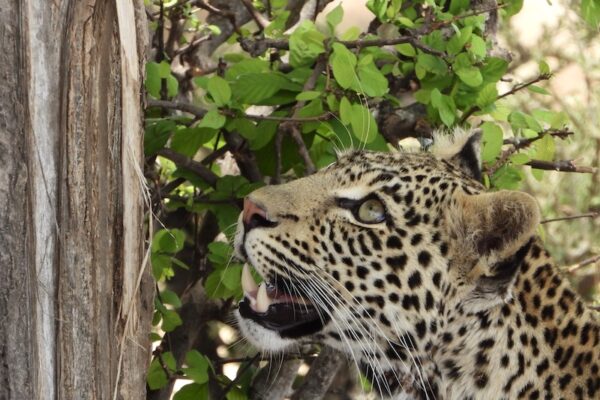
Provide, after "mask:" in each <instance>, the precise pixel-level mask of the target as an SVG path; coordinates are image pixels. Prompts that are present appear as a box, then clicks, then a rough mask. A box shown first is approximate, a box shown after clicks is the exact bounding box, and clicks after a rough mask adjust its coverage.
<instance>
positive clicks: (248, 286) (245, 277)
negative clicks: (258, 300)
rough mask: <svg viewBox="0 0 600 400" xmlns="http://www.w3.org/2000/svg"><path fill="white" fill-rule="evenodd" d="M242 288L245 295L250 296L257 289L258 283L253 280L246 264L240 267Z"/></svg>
mask: <svg viewBox="0 0 600 400" xmlns="http://www.w3.org/2000/svg"><path fill="white" fill-rule="evenodd" d="M242 289H243V290H244V294H245V295H246V296H247V297H252V294H253V293H255V292H256V290H258V285H257V284H256V282H254V278H253V277H252V273H251V272H250V267H249V266H248V264H244V268H242Z"/></svg>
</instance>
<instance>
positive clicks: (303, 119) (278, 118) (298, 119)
mask: <svg viewBox="0 0 600 400" xmlns="http://www.w3.org/2000/svg"><path fill="white" fill-rule="evenodd" d="M223 113H224V114H225V115H227V116H229V117H234V118H239V117H240V115H238V114H237V113H236V112H234V111H230V110H226V111H224V112H223ZM242 118H246V119H251V120H253V121H277V122H319V121H327V120H329V119H331V118H333V115H332V113H330V112H329V113H326V114H321V115H316V116H314V117H283V116H276V115H253V114H243V115H242Z"/></svg>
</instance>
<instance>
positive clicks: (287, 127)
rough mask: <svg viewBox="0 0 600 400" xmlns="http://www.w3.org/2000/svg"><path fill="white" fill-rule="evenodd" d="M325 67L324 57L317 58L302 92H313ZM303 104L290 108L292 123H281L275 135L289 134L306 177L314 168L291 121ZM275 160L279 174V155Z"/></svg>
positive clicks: (301, 102)
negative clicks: (303, 166)
mask: <svg viewBox="0 0 600 400" xmlns="http://www.w3.org/2000/svg"><path fill="white" fill-rule="evenodd" d="M326 66H327V57H325V55H323V54H321V55H320V56H319V58H318V59H317V63H316V64H315V66H314V69H313V73H312V74H311V75H310V77H309V78H308V79H307V81H306V83H305V84H304V87H303V88H302V91H304V92H306V91H309V90H313V89H314V88H315V85H316V84H317V80H318V79H319V76H320V75H321V74H322V73H323V71H325V67H326ZM305 104H306V102H305V101H299V102H297V103H296V104H295V105H294V107H292V121H286V122H284V123H282V124H281V125H280V126H279V131H278V132H277V134H278V135H280V138H281V135H283V133H284V132H287V133H289V135H290V137H291V138H292V140H294V142H296V145H297V146H298V153H300V157H302V160H303V161H304V165H305V166H306V175H310V174H313V173H314V172H315V171H316V167H315V164H314V163H313V161H312V160H311V158H310V153H309V152H308V148H307V147H306V143H304V140H303V139H302V134H301V133H300V128H299V126H298V122H297V121H293V120H295V119H297V118H299V117H300V115H299V114H300V110H301V109H302V107H304V105H305ZM276 143H277V138H276ZM276 150H277V151H278V153H281V146H280V145H279V146H276ZM276 158H277V160H278V162H279V165H278V168H277V169H276V170H277V171H279V172H281V166H280V163H281V154H279V155H278V156H276ZM274 179H275V180H276V181H279V175H276V176H275V178H274Z"/></svg>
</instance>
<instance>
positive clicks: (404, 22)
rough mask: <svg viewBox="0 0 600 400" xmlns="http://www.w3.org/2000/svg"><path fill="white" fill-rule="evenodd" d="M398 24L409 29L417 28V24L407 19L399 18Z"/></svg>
mask: <svg viewBox="0 0 600 400" xmlns="http://www.w3.org/2000/svg"><path fill="white" fill-rule="evenodd" d="M398 22H399V23H400V25H404V26H406V27H407V28H412V27H414V26H415V23H414V22H412V20H410V19H408V18H406V17H398Z"/></svg>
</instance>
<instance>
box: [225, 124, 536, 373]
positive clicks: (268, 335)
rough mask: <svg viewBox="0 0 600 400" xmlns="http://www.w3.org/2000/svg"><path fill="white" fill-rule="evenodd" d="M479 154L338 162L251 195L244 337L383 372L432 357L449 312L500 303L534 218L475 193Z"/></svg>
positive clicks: (460, 137)
mask: <svg viewBox="0 0 600 400" xmlns="http://www.w3.org/2000/svg"><path fill="white" fill-rule="evenodd" d="M479 141H480V134H479V133H477V132H470V133H467V132H459V133H457V134H456V135H454V137H452V138H450V139H445V138H443V137H440V138H438V140H436V144H435V145H434V146H433V149H432V151H429V152H393V153H392V152H390V153H380V152H370V151H349V152H346V153H344V154H342V155H340V156H339V159H338V160H337V162H335V163H334V164H332V165H330V166H328V167H327V168H325V169H323V170H321V171H319V172H317V173H315V174H314V175H311V176H308V177H305V178H302V179H298V180H295V181H292V182H290V183H286V184H282V185H277V186H267V187H264V188H261V189H259V190H257V191H255V192H253V193H251V194H250V195H249V196H248V197H247V198H246V199H245V203H244V212H243V213H242V215H241V216H240V220H239V222H240V223H239V228H238V231H237V234H236V241H235V247H236V252H237V254H238V256H239V257H240V258H242V259H244V260H246V261H247V262H248V264H250V265H251V266H252V267H253V268H254V269H255V270H256V271H257V272H258V274H260V275H261V276H262V278H263V283H261V284H260V286H259V285H257V284H256V283H255V282H254V280H253V278H252V274H251V273H250V270H249V269H250V268H251V267H249V266H246V267H245V268H244V273H243V277H242V281H243V286H244V290H245V298H244V300H242V301H241V303H240V306H239V310H238V313H237V319H238V321H239V324H240V327H241V331H242V333H243V335H244V336H245V337H246V338H247V339H248V340H249V341H250V342H251V343H253V344H254V345H256V346H257V347H258V348H260V349H262V350H265V351H280V350H284V349H286V348H290V347H293V346H295V345H297V344H299V343H302V342H303V341H306V340H310V341H314V340H317V341H320V342H325V343H327V344H329V345H331V346H333V347H335V348H338V349H341V350H342V351H344V352H346V353H347V354H348V355H349V356H351V357H353V358H355V359H357V360H360V362H364V363H367V364H369V365H371V366H372V367H373V366H374V367H375V368H379V369H381V370H382V371H383V370H390V369H394V368H395V369H397V364H404V363H410V362H411V358H413V357H419V356H420V355H422V354H424V353H426V352H428V351H431V349H432V348H433V347H434V346H435V345H436V342H437V341H438V340H440V338H438V337H437V334H438V332H439V329H440V327H441V326H443V325H444V324H445V323H447V318H448V313H447V307H448V305H449V304H461V305H462V306H465V307H469V308H471V309H473V310H481V309H485V308H488V307H492V306H494V305H496V304H498V303H499V302H502V301H504V300H505V299H506V298H507V297H510V295H511V285H512V282H513V281H514V278H515V274H516V271H515V270H514V269H511V265H512V264H510V263H507V262H506V260H508V259H510V257H513V256H514V254H515V253H516V252H517V251H518V250H519V249H520V248H522V247H523V246H524V245H525V244H526V243H527V242H528V241H529V239H530V238H531V237H532V235H534V232H535V228H536V225H537V224H538V222H539V213H538V209H537V205H536V203H535V201H534V200H533V199H532V198H531V197H530V196H528V195H526V194H523V193H519V192H511V191H500V192H495V193H485V192H484V186H483V185H482V184H481V183H480V180H481V169H480V160H479V146H480V144H479Z"/></svg>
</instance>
